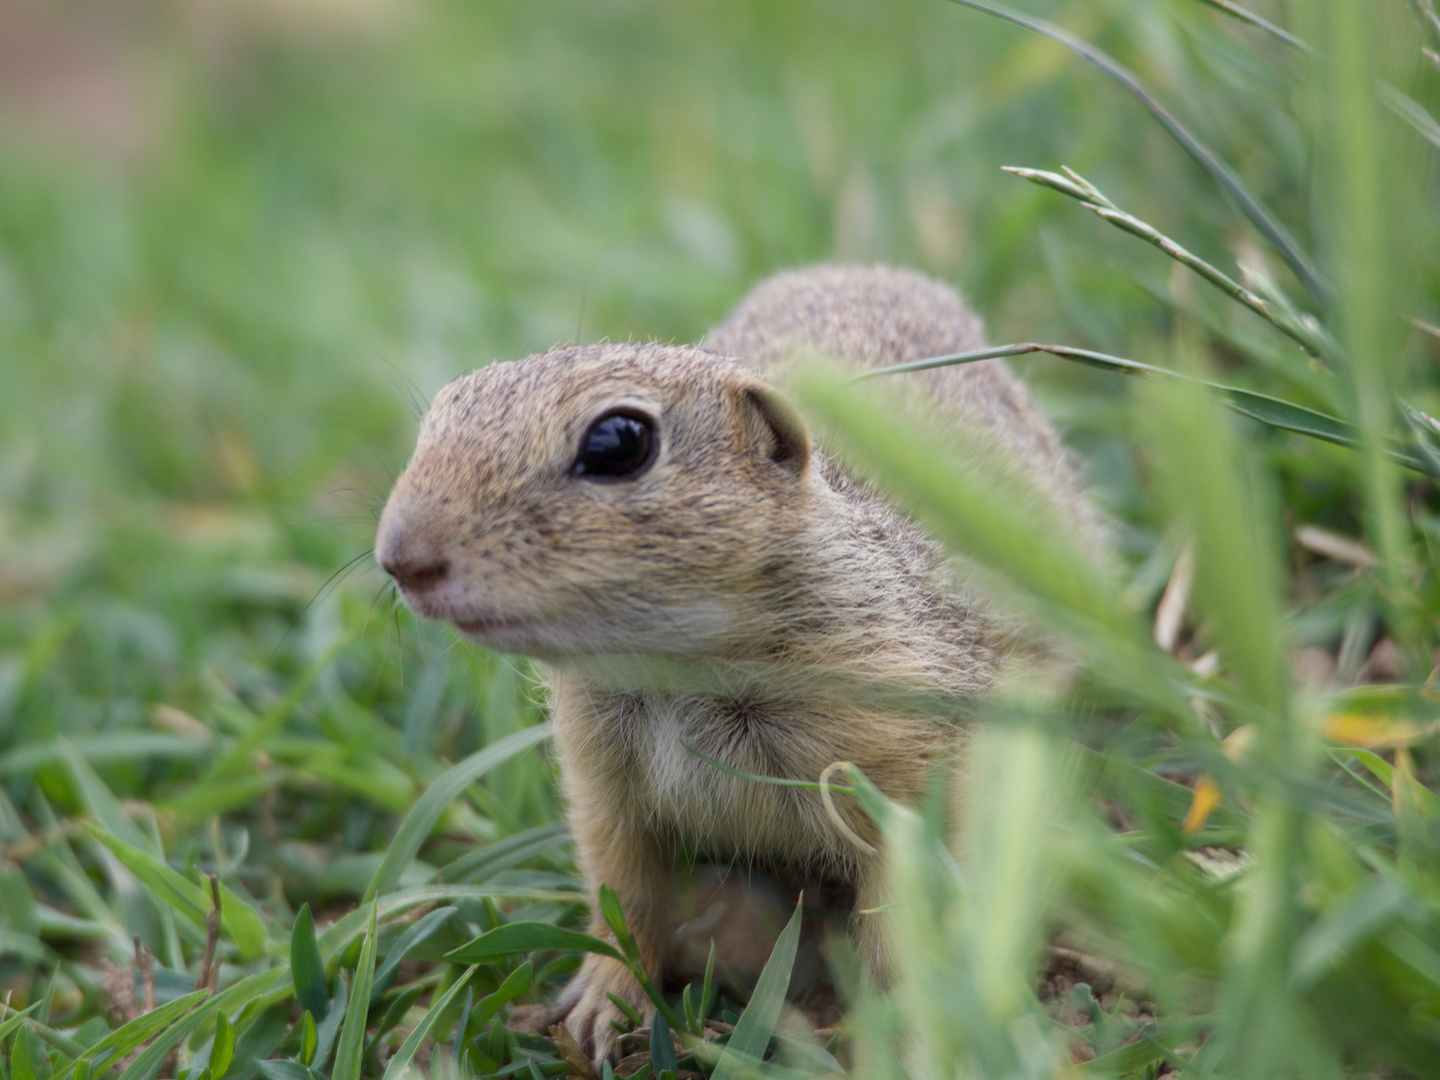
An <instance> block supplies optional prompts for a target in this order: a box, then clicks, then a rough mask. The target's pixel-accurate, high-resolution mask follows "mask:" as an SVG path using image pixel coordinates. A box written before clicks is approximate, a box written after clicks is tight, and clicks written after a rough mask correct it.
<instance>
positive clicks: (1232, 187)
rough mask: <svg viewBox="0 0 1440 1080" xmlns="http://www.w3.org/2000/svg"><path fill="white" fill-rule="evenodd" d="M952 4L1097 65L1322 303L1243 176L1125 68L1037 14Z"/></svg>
mask: <svg viewBox="0 0 1440 1080" xmlns="http://www.w3.org/2000/svg"><path fill="white" fill-rule="evenodd" d="M950 2H951V3H954V4H960V5H962V6H963V7H968V8H974V9H975V10H976V11H983V12H985V13H987V14H989V15H994V16H996V17H998V18H1001V19H1004V20H1006V21H1007V22H1012V23H1014V24H1015V25H1016V26H1023V27H1025V28H1026V29H1027V30H1031V31H1033V32H1035V33H1037V34H1041V35H1043V36H1044V37H1047V38H1049V39H1050V40H1051V41H1054V42H1058V43H1059V44H1061V45H1064V46H1065V47H1066V48H1067V49H1069V50H1070V51H1071V52H1073V53H1075V54H1076V55H1077V56H1079V57H1080V58H1081V59H1083V60H1086V61H1088V62H1089V63H1091V64H1093V65H1094V66H1095V67H1097V68H1099V69H1100V70H1101V71H1103V72H1104V73H1105V74H1106V75H1108V76H1109V77H1110V78H1111V79H1112V80H1114V81H1115V82H1116V83H1118V84H1119V85H1121V86H1123V87H1124V88H1125V89H1126V90H1128V91H1129V92H1130V94H1131V96H1133V97H1134V98H1135V99H1136V100H1137V101H1139V102H1140V104H1142V105H1143V106H1144V107H1145V109H1146V110H1147V111H1148V112H1149V113H1150V115H1151V116H1153V117H1154V118H1155V120H1156V121H1157V122H1158V123H1159V124H1160V126H1161V127H1162V128H1164V129H1165V130H1166V132H1168V133H1169V135H1170V137H1171V138H1173V139H1174V140H1175V141H1176V142H1177V143H1179V144H1180V145H1181V147H1183V148H1184V150H1185V152H1186V153H1188V154H1189V155H1190V156H1191V157H1192V158H1194V159H1195V160H1196V161H1197V162H1198V163H1199V164H1200V167H1201V168H1203V169H1204V170H1205V171H1206V172H1208V173H1209V174H1210V175H1211V176H1212V177H1213V178H1214V179H1215V182H1216V183H1218V184H1219V185H1220V186H1221V187H1222V188H1224V189H1225V191H1226V193H1227V194H1229V196H1230V197H1231V198H1232V199H1234V200H1235V202H1236V204H1237V205H1239V207H1240V209H1241V211H1243V212H1244V214H1245V216H1246V217H1247V218H1249V219H1250V222H1251V224H1253V225H1254V226H1255V228H1256V229H1258V230H1259V231H1260V234H1261V235H1262V236H1264V237H1265V239H1266V240H1267V241H1268V242H1269V243H1270V246H1271V247H1273V248H1274V249H1275V250H1276V251H1277V252H1278V253H1279V255H1280V257H1281V258H1282V259H1284V260H1285V262H1286V264H1287V265H1288V266H1289V267H1290V269H1291V270H1293V271H1294V273H1295V276H1296V277H1297V278H1299V279H1300V281H1301V282H1302V283H1303V284H1304V286H1305V291H1306V292H1308V293H1309V294H1310V296H1311V297H1312V298H1313V299H1314V300H1315V302H1316V303H1318V304H1322V305H1323V304H1324V303H1325V300H1326V298H1327V296H1328V295H1329V292H1330V289H1329V286H1328V285H1327V284H1326V283H1325V282H1324V280H1323V279H1322V278H1321V276H1320V273H1319V271H1317V270H1316V269H1315V267H1314V266H1312V265H1311V263H1310V260H1309V258H1307V257H1306V255H1305V253H1304V252H1303V251H1301V250H1300V246H1299V244H1298V243H1296V241H1295V239H1294V237H1292V236H1291V235H1290V233H1289V231H1288V230H1287V229H1286V228H1285V226H1283V225H1281V224H1280V222H1279V221H1278V220H1277V219H1276V218H1275V216H1274V215H1273V214H1271V213H1270V211H1269V209H1267V208H1266V206H1265V204H1264V203H1262V202H1261V201H1260V200H1259V199H1258V198H1257V197H1256V196H1255V195H1254V194H1252V193H1251V191H1250V189H1249V188H1248V187H1246V185H1245V181H1243V180H1241V179H1240V177H1239V175H1237V174H1236V173H1235V171H1234V170H1233V169H1231V168H1230V166H1228V165H1226V164H1225V162H1223V161H1221V160H1220V157H1219V156H1218V155H1217V154H1216V153H1215V151H1213V150H1211V149H1210V147H1208V146H1206V145H1205V144H1204V143H1203V142H1201V141H1200V140H1199V139H1197V138H1196V137H1195V136H1194V135H1192V134H1190V132H1189V130H1188V129H1187V128H1186V127H1185V126H1184V125H1183V124H1181V123H1180V121H1179V120H1177V119H1176V118H1175V116H1174V114H1173V113H1171V112H1170V111H1169V110H1168V109H1166V108H1165V106H1163V105H1161V104H1160V102H1159V100H1158V99H1157V98H1156V97H1155V96H1154V95H1153V94H1151V93H1150V91H1149V90H1147V89H1146V88H1145V84H1144V83H1142V82H1141V81H1140V80H1139V79H1138V78H1137V77H1136V76H1135V74H1134V72H1132V71H1131V70H1130V69H1129V68H1127V67H1125V66H1124V65H1123V64H1121V63H1120V62H1119V61H1117V60H1115V59H1114V58H1113V57H1111V56H1109V55H1108V54H1106V53H1105V52H1102V51H1101V50H1100V49H1097V48H1096V47H1095V46H1094V45H1091V44H1090V43H1089V42H1088V41H1083V40H1082V39H1080V38H1077V37H1076V36H1075V35H1074V34H1071V33H1069V32H1068V31H1066V30H1062V29H1061V28H1060V27H1058V26H1055V25H1054V24H1052V23H1048V22H1046V21H1044V20H1043V19H1037V18H1034V17H1033V16H1030V15H1024V14H1022V13H1021V12H1018V11H1016V10H1015V9H1014V8H1011V7H1008V6H1007V5H1004V4H997V3H986V2H984V0H950Z"/></svg>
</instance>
